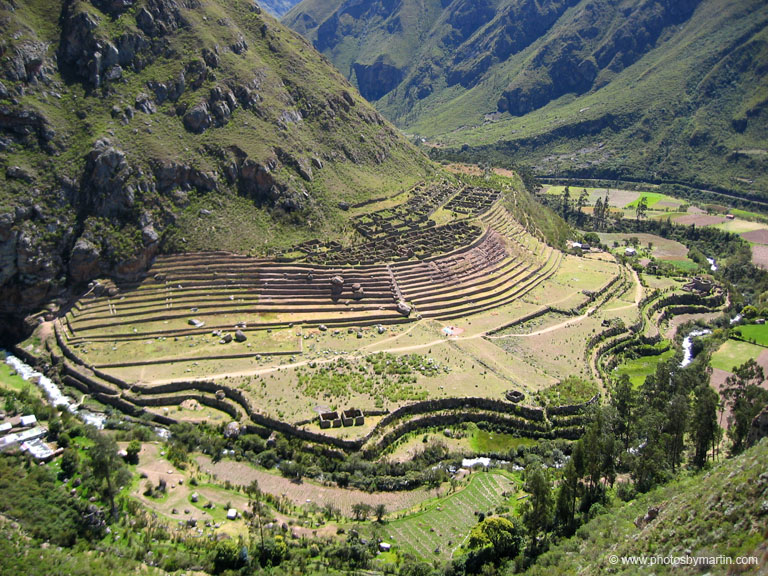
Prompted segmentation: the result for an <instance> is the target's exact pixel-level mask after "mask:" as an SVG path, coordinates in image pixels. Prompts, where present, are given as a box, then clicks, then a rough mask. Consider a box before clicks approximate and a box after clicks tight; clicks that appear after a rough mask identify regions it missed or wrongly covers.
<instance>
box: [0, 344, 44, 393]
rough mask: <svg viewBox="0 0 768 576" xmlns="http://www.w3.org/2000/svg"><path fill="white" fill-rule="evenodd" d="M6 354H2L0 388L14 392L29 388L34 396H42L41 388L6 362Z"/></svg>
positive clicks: (0, 357)
mask: <svg viewBox="0 0 768 576" xmlns="http://www.w3.org/2000/svg"><path fill="white" fill-rule="evenodd" d="M5 358H6V356H5V354H4V353H3V354H0V388H3V389H5V390H11V391H13V392H22V391H23V390H28V391H29V393H30V394H31V395H32V396H38V397H39V396H41V395H42V394H41V392H40V389H39V388H38V387H37V386H35V385H34V384H33V383H32V382H29V381H27V380H24V378H22V377H21V376H19V375H18V374H17V373H16V371H15V370H14V369H13V368H12V367H11V366H9V365H8V364H6V363H5Z"/></svg>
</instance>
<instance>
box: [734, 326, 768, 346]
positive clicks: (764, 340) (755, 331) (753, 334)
mask: <svg viewBox="0 0 768 576" xmlns="http://www.w3.org/2000/svg"><path fill="white" fill-rule="evenodd" d="M736 332H737V333H738V334H739V335H740V336H741V337H742V338H743V339H744V340H747V341H748V342H753V343H755V344H759V345H760V346H768V324H748V325H746V326H739V328H737V329H736Z"/></svg>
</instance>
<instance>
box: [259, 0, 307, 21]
mask: <svg viewBox="0 0 768 576" xmlns="http://www.w3.org/2000/svg"><path fill="white" fill-rule="evenodd" d="M298 3H299V0H261V1H260V2H259V6H261V7H262V8H264V10H266V11H267V12H269V13H270V14H272V15H273V16H275V17H276V18H280V17H281V16H284V15H285V14H286V13H287V12H288V11H289V10H290V9H291V8H293V7H294V6H296V4H298Z"/></svg>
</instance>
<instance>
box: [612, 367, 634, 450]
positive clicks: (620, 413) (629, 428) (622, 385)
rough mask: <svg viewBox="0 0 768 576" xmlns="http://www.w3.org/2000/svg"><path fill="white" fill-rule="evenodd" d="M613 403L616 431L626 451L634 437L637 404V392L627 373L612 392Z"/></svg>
mask: <svg viewBox="0 0 768 576" xmlns="http://www.w3.org/2000/svg"><path fill="white" fill-rule="evenodd" d="M611 405H612V406H613V407H614V408H615V409H616V416H617V418H616V422H615V428H616V433H617V434H618V435H619V438H620V439H621V440H622V441H623V443H624V451H627V450H629V442H630V439H631V438H632V432H633V429H634V422H635V418H636V414H635V408H636V406H637V393H636V392H635V389H634V388H633V387H632V382H631V381H630V379H629V376H628V375H627V374H622V375H621V378H619V381H618V382H617V383H616V385H615V386H614V388H613V393H612V394H611Z"/></svg>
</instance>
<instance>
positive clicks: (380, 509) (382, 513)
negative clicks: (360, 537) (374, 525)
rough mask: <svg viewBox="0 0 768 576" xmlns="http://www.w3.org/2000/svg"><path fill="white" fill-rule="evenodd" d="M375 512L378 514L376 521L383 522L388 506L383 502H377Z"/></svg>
mask: <svg viewBox="0 0 768 576" xmlns="http://www.w3.org/2000/svg"><path fill="white" fill-rule="evenodd" d="M373 513H374V514H375V515H376V522H381V521H382V520H383V519H384V516H386V515H387V507H386V506H385V505H384V504H382V503H379V504H376V507H375V508H374V511H373Z"/></svg>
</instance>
